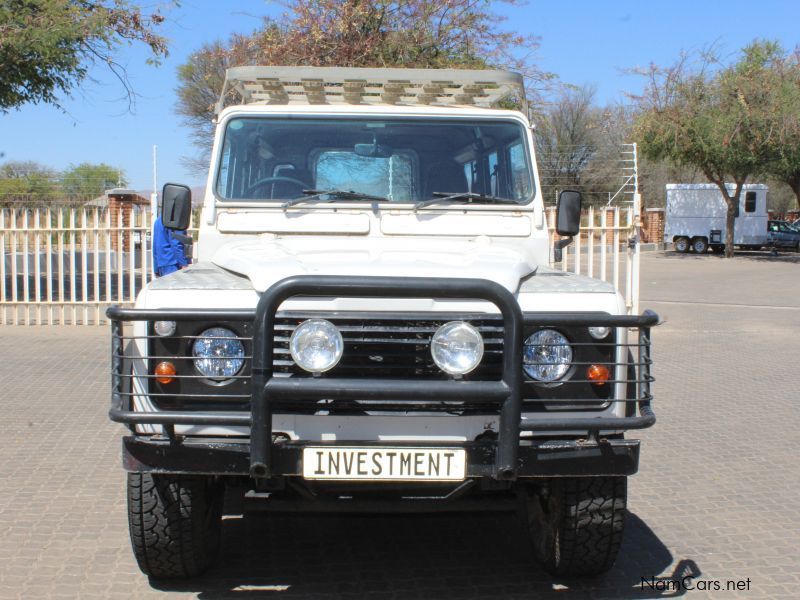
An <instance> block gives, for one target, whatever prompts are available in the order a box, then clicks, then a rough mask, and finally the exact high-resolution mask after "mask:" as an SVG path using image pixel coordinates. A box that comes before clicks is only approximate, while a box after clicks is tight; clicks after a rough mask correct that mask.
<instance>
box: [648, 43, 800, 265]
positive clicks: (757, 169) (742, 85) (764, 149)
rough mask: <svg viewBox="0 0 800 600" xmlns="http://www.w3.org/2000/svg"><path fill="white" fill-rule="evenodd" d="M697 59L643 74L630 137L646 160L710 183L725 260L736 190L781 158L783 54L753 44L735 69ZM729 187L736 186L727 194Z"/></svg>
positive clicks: (709, 58)
mask: <svg viewBox="0 0 800 600" xmlns="http://www.w3.org/2000/svg"><path fill="white" fill-rule="evenodd" d="M701 58H702V60H701V61H700V63H699V64H692V63H691V62H690V60H689V57H683V58H682V60H681V61H679V62H678V63H677V64H676V65H674V66H672V67H670V68H666V69H661V68H658V67H655V66H653V67H651V68H650V70H649V71H647V72H646V75H647V77H648V78H649V80H648V86H647V89H646V91H645V93H644V95H642V96H641V97H639V98H638V106H639V109H640V112H639V114H638V116H637V119H636V123H635V127H634V132H635V137H636V139H637V141H638V143H639V148H640V150H641V152H642V154H643V155H644V156H645V157H646V158H648V159H651V160H655V161H668V162H670V163H672V164H674V165H677V166H680V167H695V168H697V169H698V170H699V171H700V172H701V173H703V174H704V175H705V176H706V178H707V179H708V180H709V181H710V182H713V183H715V184H717V186H718V187H719V188H720V191H721V192H722V194H723V196H724V197H725V199H726V201H727V203H728V227H727V236H728V239H727V242H726V250H727V252H728V254H729V255H731V254H732V251H733V227H734V214H735V207H736V205H737V204H738V202H739V196H740V194H741V190H742V186H743V185H744V184H745V182H746V181H747V180H748V179H749V178H751V177H753V176H757V175H761V174H763V173H765V172H766V171H767V170H768V168H769V165H771V164H773V163H774V162H775V161H776V160H777V159H778V157H779V156H780V153H781V149H782V140H781V138H782V135H781V134H780V132H781V131H782V130H783V129H784V126H785V124H784V123H783V122H782V117H781V114H782V110H781V109H780V107H781V105H782V103H784V102H785V99H786V94H787V88H786V85H785V84H786V82H785V80H784V79H783V78H781V77H780V76H779V75H778V73H779V68H778V67H779V65H780V63H781V61H782V60H783V50H782V49H781V47H780V46H779V45H778V44H776V43H774V42H758V41H757V42H754V43H752V44H751V45H749V46H748V47H746V48H745V49H744V50H743V51H742V54H741V57H740V59H739V60H738V61H737V62H736V63H734V64H730V65H722V64H721V63H720V62H719V61H718V60H716V59H715V58H714V57H713V56H710V55H704V56H703V57H701ZM728 182H733V183H734V184H735V190H734V191H733V192H730V191H729V190H728V188H727V187H726V186H725V184H726V183H728Z"/></svg>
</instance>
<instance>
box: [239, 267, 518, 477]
mask: <svg viewBox="0 0 800 600" xmlns="http://www.w3.org/2000/svg"><path fill="white" fill-rule="evenodd" d="M296 296H336V297H349V298H380V297H390V298H446V299H471V300H483V301H488V302H491V303H492V304H494V305H495V306H496V307H497V308H498V309H499V310H500V313H501V314H502V316H503V374H502V379H501V381H500V382H498V383H499V384H501V385H503V386H504V388H505V389H506V390H507V395H506V396H505V398H503V399H502V400H501V407H500V424H499V431H498V440H497V454H496V460H495V466H494V468H495V476H496V477H497V478H498V479H513V478H514V477H515V476H516V472H517V453H518V446H519V432H520V413H521V406H522V392H521V388H522V371H521V369H520V368H519V365H518V364H517V362H518V359H519V357H520V356H521V355H522V331H523V317H522V311H521V309H520V307H519V304H518V303H517V301H516V299H515V298H514V296H513V295H512V294H511V293H510V292H509V291H508V290H507V289H506V288H504V287H503V286H501V285H499V284H497V283H495V282H493V281H488V280H485V279H466V278H465V279H434V278H429V277H346V276H319V275H299V276H294V277H288V278H286V279H283V280H281V281H279V282H277V283H275V284H274V285H273V286H271V287H270V288H269V289H267V290H266V291H265V292H264V293H263V294H262V296H261V299H260V300H259V302H258V307H257V309H256V318H255V327H254V332H253V365H252V390H251V392H252V399H251V411H252V417H251V418H252V421H251V422H252V427H251V431H250V475H251V476H252V477H259V478H266V477H270V476H271V473H272V469H271V465H270V457H271V445H272V410H271V406H270V394H271V393H274V392H272V391H271V390H270V386H269V385H268V384H269V383H270V380H271V379H272V354H273V348H272V346H273V335H274V326H275V314H276V313H277V311H278V308H279V307H280V305H281V304H282V303H283V302H284V301H285V300H287V299H289V298H291V297H296ZM304 382H308V385H307V386H305V385H304ZM311 382H313V383H311ZM361 383H362V384H363V383H364V381H363V380H361ZM449 383H450V384H451V385H453V386H458V385H460V388H459V389H461V390H463V393H464V396H465V397H467V396H471V397H476V395H478V394H482V393H484V392H485V391H486V390H485V387H484V386H474V387H470V386H466V385H464V384H463V383H460V382H449ZM375 386H376V390H377V389H381V390H382V392H381V393H386V391H387V387H388V388H389V390H392V389H394V390H396V391H397V393H398V394H402V393H403V392H404V391H411V390H412V389H413V390H414V392H415V393H416V394H419V389H418V387H417V386H415V385H414V382H403V381H395V382H386V381H384V380H376V381H375ZM272 387H273V389H275V388H276V386H272ZM304 387H305V388H306V389H307V391H308V392H311V391H312V390H313V391H314V392H315V393H320V392H321V391H322V390H319V387H321V386H320V385H319V383H318V382H316V381H315V380H314V379H311V378H309V379H305V378H303V379H299V380H297V379H295V378H292V388H294V389H293V392H294V393H295V394H302V392H303V389H304ZM322 387H324V386H322ZM346 387H347V386H346V381H342V380H339V381H336V380H331V388H332V391H333V388H338V391H339V392H341V390H342V389H345V388H346ZM436 388H440V386H432V389H436ZM280 389H281V388H280V387H277V391H279V390H280ZM354 391H355V390H354Z"/></svg>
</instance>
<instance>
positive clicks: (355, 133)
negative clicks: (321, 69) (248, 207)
mask: <svg viewBox="0 0 800 600" xmlns="http://www.w3.org/2000/svg"><path fill="white" fill-rule="evenodd" d="M525 140H526V138H525V130H524V128H523V126H522V125H521V124H519V123H517V122H514V121H462V120H455V119H435V118H425V119H422V118H418V119H402V120H401V119H388V120H387V119H364V118H338V119H313V118H303V119H302V120H301V119H298V118H293V119H289V118H285V117H284V118H269V117H261V118H257V117H247V118H237V119H232V120H230V121H229V122H228V125H227V127H226V130H225V137H224V141H223V146H222V156H221V162H220V168H219V171H218V175H217V183H216V192H217V195H218V196H219V197H220V198H221V199H223V200H252V201H271V200H276V201H286V200H292V199H294V198H299V197H302V196H303V195H304V194H313V193H315V192H320V191H324V190H331V191H332V190H337V191H347V192H357V193H360V194H368V195H370V196H376V197H380V198H385V199H386V200H387V201H389V202H421V201H424V200H429V199H431V198H433V197H434V196H435V194H437V193H438V194H442V193H444V194H456V193H459V192H471V193H475V194H480V195H485V196H492V197H494V198H499V199H502V200H507V201H509V202H518V203H524V202H529V201H530V200H531V197H532V196H533V191H534V190H533V176H532V174H531V168H530V163H531V161H530V158H529V157H528V153H527V146H526V143H525ZM350 200H352V199H350ZM475 202H476V203H480V199H476V200H475ZM495 203H496V202H495Z"/></svg>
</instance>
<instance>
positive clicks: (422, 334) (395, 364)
mask: <svg viewBox="0 0 800 600" xmlns="http://www.w3.org/2000/svg"><path fill="white" fill-rule="evenodd" d="M318 316H319V317H321V318H325V319H327V320H329V321H330V322H331V323H333V324H334V325H336V327H337V328H338V329H339V331H340V332H341V333H342V338H343V339H344V353H343V355H342V359H341V361H340V362H339V364H338V365H336V367H334V368H333V369H332V370H331V371H329V372H327V373H326V374H325V377H370V378H385V379H405V378H415V379H449V378H450V377H449V376H448V375H447V374H446V373H444V372H442V370H441V369H439V367H437V366H436V365H435V364H434V362H433V358H432V357H431V351H430V344H431V338H432V337H433V334H434V333H435V332H436V330H437V329H438V328H439V327H441V326H442V325H444V324H445V323H447V322H449V321H455V320H457V321H466V322H468V323H469V324H471V325H472V326H473V327H475V328H476V329H477V330H478V331H480V333H481V335H482V336H483V343H484V356H483V360H482V361H481V363H480V365H478V367H477V368H476V369H475V370H474V371H473V372H472V373H469V374H467V375H466V376H464V379H470V380H498V379H500V377H501V371H502V361H503V321H502V319H501V318H500V317H499V316H498V317H493V316H491V315H471V316H470V315H466V316H465V315H463V314H462V315H459V316H458V318H455V317H454V318H448V316H446V315H443V316H442V317H437V318H435V319H432V318H430V315H427V317H423V318H420V317H421V316H420V315H408V316H397V315H391V316H381V314H380V313H371V314H370V315H368V316H367V315H364V316H363V317H360V316H352V315H347V316H339V315H309V314H303V315H293V314H288V313H283V314H278V315H277V316H276V319H275V331H274V353H273V361H272V366H273V372H274V373H275V375H276V376H289V375H291V376H295V377H308V376H311V374H310V373H308V372H306V371H304V370H303V369H301V368H299V367H298V366H297V365H296V364H295V363H294V361H293V360H292V357H291V354H290V352H289V339H290V338H291V336H292V332H293V331H294V329H295V328H296V327H297V326H298V325H299V324H300V323H302V322H303V321H305V320H306V319H308V318H312V317H318Z"/></svg>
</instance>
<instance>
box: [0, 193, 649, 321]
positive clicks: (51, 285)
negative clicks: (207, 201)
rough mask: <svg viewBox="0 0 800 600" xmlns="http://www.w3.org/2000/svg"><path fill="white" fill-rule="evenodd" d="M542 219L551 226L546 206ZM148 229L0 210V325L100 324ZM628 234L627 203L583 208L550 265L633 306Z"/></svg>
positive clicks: (144, 223) (124, 297) (129, 291)
mask: <svg viewBox="0 0 800 600" xmlns="http://www.w3.org/2000/svg"><path fill="white" fill-rule="evenodd" d="M547 223H548V225H549V227H550V228H551V229H553V228H554V224H555V209H553V208H548V210H547ZM150 229H151V217H150V212H149V210H146V209H142V210H136V209H133V210H131V209H128V210H125V209H123V210H115V209H109V208H99V207H93V208H82V207H78V208H75V207H52V208H42V207H35V208H18V207H15V208H3V209H0V324H27V325H36V324H38V325H45V324H72V325H78V324H83V325H99V324H103V323H106V322H107V321H106V318H105V309H106V308H107V307H108V306H110V305H112V304H120V305H124V306H130V305H131V304H133V302H134V301H135V300H136V295H137V294H138V293H139V291H141V290H142V289H143V288H144V287H145V286H146V285H147V283H148V282H149V281H150V280H151V278H152V250H151V245H150ZM189 231H190V233H194V232H195V231H196V230H195V229H194V228H193V227H191V226H190V230H189ZM633 233H634V213H633V209H632V208H630V207H625V208H619V207H611V208H606V207H604V208H597V209H595V208H589V209H588V211H586V212H585V214H584V217H583V222H582V226H581V233H580V235H578V236H576V237H575V240H574V241H573V243H572V245H570V246H568V247H567V248H565V249H564V260H563V261H562V262H561V263H560V264H558V265H554V266H556V267H557V268H561V269H563V270H565V271H566V270H569V271H572V272H574V273H580V274H584V275H588V276H589V277H596V278H599V279H602V280H604V281H607V282H609V283H611V284H612V285H614V287H615V288H617V289H619V290H620V291H621V292H622V294H623V295H624V297H625V300H626V304H627V306H628V311H629V312H636V311H637V310H638V266H637V263H636V261H637V260H638V254H637V253H636V252H634V251H632V250H631V249H628V240H629V238H630V237H631V236H632V235H633Z"/></svg>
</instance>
